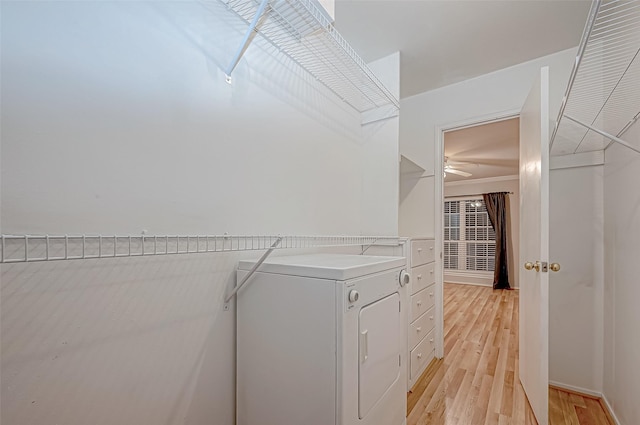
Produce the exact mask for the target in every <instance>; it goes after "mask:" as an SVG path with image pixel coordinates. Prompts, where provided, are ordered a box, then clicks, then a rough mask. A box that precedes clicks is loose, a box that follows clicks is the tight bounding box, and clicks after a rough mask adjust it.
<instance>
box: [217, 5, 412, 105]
mask: <svg viewBox="0 0 640 425" xmlns="http://www.w3.org/2000/svg"><path fill="white" fill-rule="evenodd" d="M220 1H222V2H223V3H224V4H225V5H227V7H228V8H229V9H231V10H232V11H233V12H235V13H236V14H237V15H238V16H239V17H240V18H241V19H242V20H244V21H245V22H246V23H247V24H248V25H249V27H248V29H247V32H246V34H245V36H244V38H243V40H242V42H241V43H240V46H239V47H238V49H237V52H236V54H235V56H234V58H233V59H232V61H231V63H230V64H229V66H228V67H227V69H226V70H225V72H226V74H227V82H231V73H232V72H233V70H234V68H235V67H236V65H237V64H238V61H239V60H240V58H241V57H242V55H243V54H244V51H245V50H246V48H247V47H248V45H249V44H250V43H251V40H252V38H253V36H254V35H255V33H260V34H261V35H262V36H263V37H264V38H265V39H266V40H267V41H269V42H270V43H271V44H273V45H274V46H276V47H277V48H278V49H280V50H281V51H282V52H283V53H284V54H286V55H287V56H288V57H289V58H291V59H292V60H293V61H294V62H296V63H297V64H298V65H300V66H301V67H302V68H304V69H305V70H306V71H307V72H309V73H310V74H311V75H312V76H313V77H315V78H316V80H317V81H319V82H321V83H322V84H323V85H324V86H325V87H327V88H328V89H329V90H330V91H332V92H333V93H334V94H336V95H337V96H338V97H339V98H340V99H342V101H344V102H345V103H347V104H348V105H350V106H351V107H352V108H354V109H355V110H357V111H359V112H361V113H365V112H370V111H375V110H378V109H380V108H383V107H389V106H391V107H392V109H393V112H392V113H391V115H393V113H397V111H398V109H399V107H400V102H399V101H398V99H397V98H396V97H395V96H394V95H393V94H392V93H391V92H390V91H389V89H388V88H387V87H385V85H384V84H383V83H382V82H381V81H380V80H379V79H378V78H377V77H376V76H375V74H374V73H373V72H372V71H371V70H370V69H369V67H368V66H367V64H366V63H365V62H364V61H363V60H362V58H360V56H359V55H358V54H357V53H356V52H355V50H354V49H353V48H352V47H351V46H350V45H349V43H347V41H346V40H345V39H344V38H343V37H342V35H340V33H339V32H338V31H337V30H336V29H335V28H334V26H333V23H332V21H331V19H330V18H329V17H328V15H327V14H326V12H324V9H323V8H322V6H320V4H319V3H318V2H317V0H261V1H260V2H258V0H220Z"/></svg>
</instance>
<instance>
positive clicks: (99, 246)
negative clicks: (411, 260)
mask: <svg viewBox="0 0 640 425" xmlns="http://www.w3.org/2000/svg"><path fill="white" fill-rule="evenodd" d="M0 239H1V240H0V242H1V243H0V263H5V264H6V263H25V262H26V263H31V262H40V261H62V260H83V259H84V260H88V259H96V258H121V257H147V256H161V255H180V254H198V253H211V252H233V251H261V250H269V249H287V248H294V249H295V248H299V249H300V248H320V247H340V246H362V247H364V246H368V245H388V246H399V245H402V243H403V240H402V239H401V238H398V237H393V236H281V235H275V236H274V235H261V236H251V235H241V236H237V235H135V236H132V235H109V236H105V235H1V236H0ZM277 241H278V243H277V244H276V242H277Z"/></svg>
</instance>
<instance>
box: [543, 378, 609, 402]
mask: <svg viewBox="0 0 640 425" xmlns="http://www.w3.org/2000/svg"><path fill="white" fill-rule="evenodd" d="M549 385H553V386H554V387H558V388H561V389H563V390H567V391H572V392H574V393H580V394H585V395H590V396H591V397H596V398H602V393H601V392H599V391H594V390H588V389H586V388H581V387H576V386H574V385H568V384H563V383H562V382H556V381H549Z"/></svg>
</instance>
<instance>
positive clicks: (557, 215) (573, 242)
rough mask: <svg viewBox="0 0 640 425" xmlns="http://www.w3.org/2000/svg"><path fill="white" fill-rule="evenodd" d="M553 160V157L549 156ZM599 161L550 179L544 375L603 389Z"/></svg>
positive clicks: (568, 383)
mask: <svg viewBox="0 0 640 425" xmlns="http://www.w3.org/2000/svg"><path fill="white" fill-rule="evenodd" d="M552 162H553V161H552ZM602 173H603V166H602V165H598V166H586V167H578V168H565V169H555V170H552V171H551V173H550V181H549V191H550V196H549V198H550V199H549V261H550V262H556V263H559V264H560V266H561V269H560V271H559V272H558V273H551V272H550V273H549V380H550V381H551V382H552V383H554V384H556V385H560V386H563V387H569V388H573V389H574V390H577V391H581V392H587V393H592V394H598V393H602V362H603V295H604V275H603V255H604V254H603V226H604V210H603V198H602V197H603V180H602Z"/></svg>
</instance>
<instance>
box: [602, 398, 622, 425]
mask: <svg viewBox="0 0 640 425" xmlns="http://www.w3.org/2000/svg"><path fill="white" fill-rule="evenodd" d="M602 401H603V402H604V405H605V406H606V407H607V410H608V411H609V414H610V415H611V418H612V419H613V422H615V423H616V425H622V422H620V421H619V420H618V417H617V416H616V412H614V411H613V409H612V408H611V404H609V400H607V396H605V395H604V394H602Z"/></svg>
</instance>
